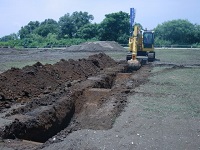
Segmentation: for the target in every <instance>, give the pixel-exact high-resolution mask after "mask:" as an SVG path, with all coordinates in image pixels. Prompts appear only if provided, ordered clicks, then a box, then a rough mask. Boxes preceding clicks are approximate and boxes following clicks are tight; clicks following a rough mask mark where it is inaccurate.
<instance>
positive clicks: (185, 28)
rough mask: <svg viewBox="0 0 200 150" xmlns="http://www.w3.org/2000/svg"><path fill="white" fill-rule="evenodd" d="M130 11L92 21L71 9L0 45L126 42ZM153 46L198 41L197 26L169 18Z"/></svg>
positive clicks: (199, 29) (30, 26) (199, 30)
mask: <svg viewBox="0 0 200 150" xmlns="http://www.w3.org/2000/svg"><path fill="white" fill-rule="evenodd" d="M129 17H130V16H129V14H128V13H126V12H122V11H120V12H116V13H111V14H107V15H105V18H104V19H103V21H102V22H101V23H99V24H97V23H92V20H93V19H94V16H93V15H91V14H89V13H88V12H82V11H80V12H77V11H76V12H73V13H72V14H69V13H67V14H65V15H64V16H62V17H60V18H59V20H58V21H55V20H53V19H46V20H44V21H42V22H39V21H30V22H29V23H28V24H27V25H25V26H23V27H21V29H20V30H19V31H18V33H13V34H10V35H7V36H4V37H2V38H0V46H11V47H51V46H70V45H74V44H79V43H82V42H86V41H97V40H100V41H116V42H118V43H120V44H127V43H128V38H129V36H130V35H129V34H130V33H129V31H130V24H129ZM154 31H155V45H172V44H181V45H186V44H196V45H199V43H200V25H197V24H192V23H190V22H189V21H188V20H181V19H178V20H172V21H167V22H164V23H163V24H160V25H158V26H157V27H156V28H155V29H154Z"/></svg>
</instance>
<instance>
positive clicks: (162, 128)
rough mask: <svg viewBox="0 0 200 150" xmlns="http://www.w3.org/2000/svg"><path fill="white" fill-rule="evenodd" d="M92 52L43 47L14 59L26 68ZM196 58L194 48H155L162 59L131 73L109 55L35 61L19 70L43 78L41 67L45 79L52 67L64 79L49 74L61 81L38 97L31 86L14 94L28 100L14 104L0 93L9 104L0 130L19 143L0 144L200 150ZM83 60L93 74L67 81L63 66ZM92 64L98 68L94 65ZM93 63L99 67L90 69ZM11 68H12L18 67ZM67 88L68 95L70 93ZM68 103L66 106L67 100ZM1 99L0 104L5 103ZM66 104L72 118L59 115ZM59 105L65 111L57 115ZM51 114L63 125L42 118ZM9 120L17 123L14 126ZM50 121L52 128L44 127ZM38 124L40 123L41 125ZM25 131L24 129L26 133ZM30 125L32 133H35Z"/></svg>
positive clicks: (117, 55) (49, 149) (0, 145)
mask: <svg viewBox="0 0 200 150" xmlns="http://www.w3.org/2000/svg"><path fill="white" fill-rule="evenodd" d="M28 53H30V52H28ZM31 53H33V52H31ZM56 54H57V55H56ZM89 54H91V52H80V53H71V52H63V51H61V50H53V51H51V52H49V51H47V52H45V51H41V52H40V51H38V52H37V53H36V52H35V53H34V54H33V56H34V57H31V55H29V57H28V58H27V59H25V58H24V59H22V58H23V57H25V55H21V54H19V55H15V56H16V57H15V60H16V61H15V62H19V64H20V66H21V67H23V65H25V64H29V63H30V64H32V62H35V61H40V62H43V60H44V57H43V56H45V58H50V56H52V57H51V59H45V61H44V63H46V62H49V60H50V61H52V60H53V61H57V60H59V59H60V58H62V59H63V57H67V59H68V58H70V59H75V60H78V59H79V58H83V57H84V58H87V57H88V55H89ZM106 54H108V55H109V56H111V57H112V58H114V59H115V60H122V59H123V58H125V55H126V52H124V51H122V52H106ZM35 55H36V56H35ZM199 55H200V50H192V49H178V50H175V49H173V50H170V49H160V50H156V58H157V59H158V60H159V61H155V62H153V63H149V64H148V65H145V66H143V67H142V68H141V69H140V70H138V71H134V72H131V73H130V72H126V64H125V63H124V62H121V63H115V62H114V61H113V60H112V59H110V58H107V56H104V55H96V56H92V57H91V58H90V59H84V60H78V61H77V62H76V61H69V62H68V61H67V62H65V61H64V60H62V61H61V62H59V63H57V65H52V66H48V65H47V66H46V65H41V64H39V63H37V64H35V65H34V66H33V67H32V68H31V67H29V68H25V70H22V72H23V73H28V76H33V75H38V74H39V72H37V71H36V70H42V72H43V73H47V71H48V74H46V77H48V75H49V72H50V73H51V75H52V73H53V74H58V75H59V80H57V78H56V79H54V80H53V79H52V78H50V79H51V81H55V83H57V84H56V86H54V85H55V84H53V85H47V87H45V88H44V89H42V87H40V88H41V89H40V91H42V94H41V93H40V97H38V98H37V99H35V96H34V93H37V92H39V91H37V90H36V89H37V88H35V89H34V87H36V86H37V85H35V86H33V88H32V89H33V90H32V91H23V92H22V94H21V93H20V90H19V89H18V94H16V95H15V93H14V94H13V95H9V93H8V94H7V95H5V97H6V96H7V97H12V96H14V98H15V99H17V101H20V100H21V99H23V102H17V103H16V102H15V103H14V104H15V105H12V103H13V101H11V102H10V101H9V100H8V99H6V98H5V97H4V98H3V97H2V96H3V95H2V94H1V100H4V102H6V103H5V104H6V105H5V106H6V107H9V106H10V108H5V109H3V110H1V126H2V127H3V126H4V124H6V125H8V127H7V128H9V129H6V130H4V131H2V132H3V134H2V135H3V136H4V137H10V138H13V137H14V136H13V134H16V136H18V137H20V140H19V139H18V140H17V139H7V138H6V139H2V141H1V142H0V149H2V150H4V149H11V150H12V149H46V150H65V149H74V150H75V149H97V150H98V149H99V150H100V149H107V150H110V149H116V150H121V149H127V150H130V149H138V150H139V149H148V150H149V149H150V150H151V149H152V150H155V149H166V150H168V149H172V150H174V149H176V150H177V149H178V150H182V149H200V144H199V143H200V142H199V141H200V99H199V95H200V90H199V87H200V58H199ZM47 56H49V57H47ZM53 56H55V57H53ZM73 56H74V57H73ZM0 57H2V55H0ZM21 57H22V58H21ZM4 58H6V59H4ZM4 58H2V59H1V61H2V63H1V65H2V64H3V66H4V67H5V69H8V68H9V65H7V63H8V64H10V63H11V62H12V57H9V56H8V55H6V57H4ZM17 58H19V59H17ZM31 58H34V59H35V58H37V60H34V59H31ZM40 58H42V59H40ZM99 58H101V59H104V61H103V62H105V60H106V62H107V63H103V64H101V63H102V61H101V59H99ZM3 59H4V60H3ZM6 60H8V61H6ZM23 60H27V61H25V62H26V63H21V62H23ZM53 61H52V62H53ZM78 62H79V65H80V66H81V65H82V67H83V66H89V67H86V68H87V69H85V70H87V72H89V71H90V73H89V74H87V73H86V72H84V71H83V72H79V73H78V74H77V71H76V69H75V74H76V77H77V78H76V79H75V78H71V80H70V82H69V81H68V80H69V79H68V80H66V78H67V77H68V76H67V75H66V73H63V71H65V69H64V68H62V67H61V66H62V64H65V65H63V67H64V66H66V65H67V64H78ZM80 62H81V63H80ZM91 62H92V63H91ZM97 62H98V65H97ZM94 64H95V66H99V67H95V66H93V65H94ZM11 66H12V67H16V66H13V65H11ZM70 66H71V65H70ZM70 66H69V67H70ZM72 66H73V65H72ZM46 67H47V68H46ZM92 67H94V68H93V69H94V70H91V69H89V68H92ZM41 68H43V69H41ZM44 68H45V69H44ZM58 68H59V69H58ZM34 69H35V70H34ZM56 69H57V70H56ZM88 69H89V70H88ZM95 69H96V70H95ZM52 70H53V71H52ZM71 70H74V69H71ZM78 70H79V69H78ZM1 71H4V69H2V70H1ZM11 71H13V72H14V73H15V71H16V69H12V70H11ZM27 71H28V72H27ZM79 71H80V70H79ZM3 74H4V73H3ZM75 74H74V75H75ZM18 76H19V75H18ZM23 76H25V75H24V74H23ZM38 77H40V76H38ZM44 77H45V76H44ZM51 77H52V76H51ZM53 77H54V76H53ZM74 77H75V76H74ZM80 77H81V78H80ZM1 79H2V80H3V78H1ZM25 79H27V78H24V80H25ZM48 79H49V78H48ZM22 80H23V78H20V81H22ZM27 81H28V80H27ZM60 81H61V82H60ZM1 82H2V81H1ZM63 82H64V83H65V84H63ZM47 83H48V82H47ZM24 84H25V83H24ZM38 86H39V85H38ZM34 90H35V91H34ZM69 91H70V92H71V93H68V92H69ZM0 92H1V91H0ZM31 92H32V93H31ZM5 93H6V92H5ZM52 93H53V94H52ZM20 94H21V95H20ZM10 99H11V98H10ZM66 100H67V101H68V102H69V103H66ZM74 102H75V103H74ZM1 104H2V107H3V106H4V105H3V104H4V103H3V102H2V101H1ZM60 104H61V105H60ZM53 106H55V107H53ZM62 106H63V107H62ZM22 108H23V109H22ZM65 108H67V110H68V111H67V112H65V113H66V114H68V118H69V117H70V118H71V120H66V118H65V117H63V113H61V112H64V111H66V109H65ZM11 109H12V110H11ZM13 109H15V110H14V111H13ZM58 109H60V110H62V111H61V112H59V111H58V113H56V112H54V111H55V110H58ZM69 112H71V113H69ZM47 114H48V115H49V116H51V115H52V114H53V115H56V116H57V121H58V122H60V123H61V124H62V125H61V126H59V125H58V124H54V123H52V124H51V123H49V122H54V120H55V119H56V117H55V116H54V117H53V116H52V117H44V118H46V120H41V118H40V116H41V117H42V116H45V115H47ZM48 115H47V116H48ZM34 117H36V120H34ZM16 118H17V120H16ZM61 118H63V119H64V120H65V121H62V119H61ZM12 120H13V121H14V122H15V123H11V125H9V124H10V122H12ZM38 120H39V122H37V121H38ZM35 122H36V123H35ZM38 123H39V124H38ZM45 123H46V125H48V126H45V127H44V126H43V125H44V124H45ZM47 123H48V124H47ZM15 125H17V126H15ZM23 125H25V126H23ZM37 125H38V127H39V128H36V127H37ZM50 126H51V127H52V129H53V131H54V130H55V129H56V128H57V127H60V128H62V130H61V131H59V130H58V131H56V132H55V133H54V132H52V130H51V127H50ZM16 127H20V129H21V130H16ZM23 127H24V128H23ZM33 127H34V128H33ZM11 128H12V129H11ZM54 128H55V129H54ZM25 129H26V131H27V132H26V133H24V132H23V131H24V130H25ZM33 129H34V134H31V133H32V132H31V131H32V130H33ZM44 133H45V134H44ZM48 134H49V136H47V135H48ZM41 135H45V136H43V137H44V138H39V137H38V136H41ZM30 140H31V141H32V142H30Z"/></svg>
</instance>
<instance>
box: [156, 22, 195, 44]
mask: <svg viewBox="0 0 200 150" xmlns="http://www.w3.org/2000/svg"><path fill="white" fill-rule="evenodd" d="M194 35H195V26H194V25H193V24H192V23H190V22H189V21H188V20H182V19H178V20H172V21H168V22H164V23H163V24H161V25H158V26H157V27H156V28H155V36H156V38H157V39H159V40H164V41H170V42H171V44H193V43H194V42H195V36H194Z"/></svg>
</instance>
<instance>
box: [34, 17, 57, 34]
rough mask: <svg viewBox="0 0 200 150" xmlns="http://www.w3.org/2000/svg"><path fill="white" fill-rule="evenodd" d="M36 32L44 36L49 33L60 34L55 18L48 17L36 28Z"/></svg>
mask: <svg viewBox="0 0 200 150" xmlns="http://www.w3.org/2000/svg"><path fill="white" fill-rule="evenodd" d="M34 32H35V33H36V34H38V35H40V36H42V37H47V35H48V34H49V33H52V34H58V32H59V26H58V23H57V22H56V21H55V20H53V19H46V20H45V21H43V22H41V24H40V26H39V27H38V28H36V29H35V31H34Z"/></svg>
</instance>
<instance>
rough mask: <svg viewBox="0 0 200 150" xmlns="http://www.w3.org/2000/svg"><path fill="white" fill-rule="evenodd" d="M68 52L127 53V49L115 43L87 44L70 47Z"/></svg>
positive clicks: (98, 42)
mask: <svg viewBox="0 0 200 150" xmlns="http://www.w3.org/2000/svg"><path fill="white" fill-rule="evenodd" d="M67 50H68V51H88V52H94V51H95V52H105V51H127V50H126V49H125V48H123V47H122V46H121V45H119V44H118V43H116V42H114V41H96V42H86V43H83V44H80V45H72V46H70V47H68V48H67Z"/></svg>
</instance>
